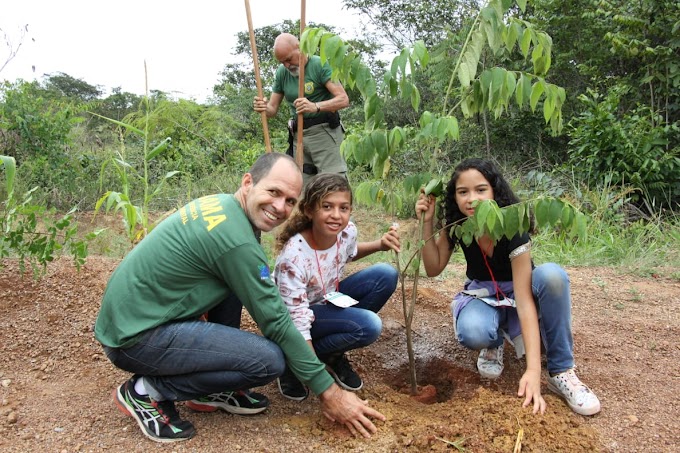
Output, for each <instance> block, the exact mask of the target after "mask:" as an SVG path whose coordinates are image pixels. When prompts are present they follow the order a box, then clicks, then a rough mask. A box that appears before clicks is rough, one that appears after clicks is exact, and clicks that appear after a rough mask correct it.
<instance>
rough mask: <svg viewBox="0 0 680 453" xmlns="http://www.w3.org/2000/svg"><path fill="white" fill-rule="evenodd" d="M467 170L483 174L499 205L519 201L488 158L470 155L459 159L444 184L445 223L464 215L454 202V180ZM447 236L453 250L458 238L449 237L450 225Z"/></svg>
mask: <svg viewBox="0 0 680 453" xmlns="http://www.w3.org/2000/svg"><path fill="white" fill-rule="evenodd" d="M467 170H477V171H478V172H480V173H481V174H482V176H484V179H486V180H487V181H488V182H489V185H491V188H492V189H493V199H494V200H495V201H496V204H498V206H499V207H501V208H502V207H504V206H509V205H511V204H515V203H519V202H520V199H519V197H517V195H515V193H514V192H513V191H512V188H511V187H510V184H509V183H508V181H507V180H506V179H505V178H504V177H503V174H502V173H501V172H500V170H499V169H498V167H497V166H496V164H494V163H493V162H492V161H490V160H486V159H480V158H477V157H471V158H469V159H465V160H463V161H461V162H460V163H459V164H458V165H457V166H456V168H455V169H454V170H453V174H452V175H451V180H450V181H449V182H448V184H447V185H446V193H445V196H444V202H443V208H444V209H443V211H444V220H445V222H446V223H445V225H451V224H453V223H455V222H460V220H461V219H464V218H465V217H466V216H465V214H463V213H462V212H460V209H458V203H456V182H458V178H460V174H461V173H463V172H464V171H467ZM531 230H533V219H532V222H531V227H530V231H531ZM446 232H447V237H448V239H449V249H451V250H453V249H454V248H455V247H456V245H457V244H458V239H456V238H455V237H451V234H449V233H450V227H449V228H447V229H446Z"/></svg>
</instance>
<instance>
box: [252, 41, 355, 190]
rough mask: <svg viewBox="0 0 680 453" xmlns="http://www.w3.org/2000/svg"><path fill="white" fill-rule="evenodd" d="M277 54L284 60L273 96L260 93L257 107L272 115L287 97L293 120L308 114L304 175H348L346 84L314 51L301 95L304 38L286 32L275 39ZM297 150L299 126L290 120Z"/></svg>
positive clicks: (305, 125)
mask: <svg viewBox="0 0 680 453" xmlns="http://www.w3.org/2000/svg"><path fill="white" fill-rule="evenodd" d="M274 56H275V57H276V59H277V60H278V61H279V62H281V66H279V67H278V69H277V70H276V76H275V78H274V85H273V86H272V94H271V99H269V101H267V98H261V97H258V96H256V97H255V100H254V102H253V109H254V110H255V111H256V112H266V114H267V117H268V118H272V117H274V116H276V114H277V112H278V111H279V106H280V105H281V101H282V100H283V98H284V97H285V99H286V102H287V103H288V105H289V106H290V115H291V121H295V120H296V119H297V115H298V114H299V113H302V114H304V126H303V127H304V133H303V147H304V166H303V178H304V183H305V184H307V181H308V180H309V178H311V177H312V176H313V175H315V174H317V173H339V174H342V175H346V173H347V164H346V163H345V159H343V157H342V155H341V154H340V144H341V143H342V140H343V139H344V137H345V133H344V131H343V128H342V125H341V124H340V116H339V114H338V110H341V109H344V108H345V107H348V106H349V98H348V97H347V93H346V92H345V89H344V88H343V86H342V84H340V83H337V82H333V81H332V80H331V72H332V71H331V67H330V66H329V65H328V63H326V64H324V65H322V64H321V59H320V58H319V57H318V56H316V55H313V56H312V57H310V58H309V59H308V60H307V62H306V64H305V71H304V72H305V95H304V96H303V97H298V95H299V92H300V89H299V80H300V79H299V75H300V64H301V62H302V61H304V56H303V55H302V54H301V52H300V42H299V41H298V39H297V38H296V37H295V36H293V35H291V34H289V33H282V34H280V35H279V36H277V37H276V40H275V41H274ZM289 129H290V130H291V133H290V135H291V137H290V138H291V139H292V143H293V152H294V153H295V152H297V126H296V125H295V124H290V123H289Z"/></svg>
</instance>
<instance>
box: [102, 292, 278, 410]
mask: <svg viewBox="0 0 680 453" xmlns="http://www.w3.org/2000/svg"><path fill="white" fill-rule="evenodd" d="M241 307H242V306H241V303H240V301H239V300H238V299H236V298H232V299H227V300H225V301H224V302H222V303H221V304H220V305H218V306H217V307H215V308H214V309H213V310H212V311H211V312H210V313H209V315H208V322H204V321H199V320H195V321H184V322H175V323H169V324H164V325H162V326H159V327H157V328H155V329H152V330H149V331H147V332H146V333H144V334H143V335H142V337H141V339H140V341H139V342H138V343H137V344H135V345H134V346H132V347H130V348H127V349H122V348H109V347H104V351H105V352H106V355H107V357H108V358H109V360H111V362H113V364H114V365H116V366H117V367H119V368H122V369H123V370H126V371H129V372H131V373H135V374H138V375H141V376H144V381H145V384H149V385H148V386H147V390H148V391H149V394H150V395H151V397H152V398H154V399H156V400H172V401H184V400H190V399H195V398H198V397H201V396H204V395H209V394H211V393H219V392H224V391H230V390H245V389H249V388H251V387H258V386H261V385H265V384H267V383H269V382H271V381H273V380H274V379H276V378H277V377H279V376H280V375H281V374H283V371H284V369H285V364H286V362H285V357H284V355H283V351H281V349H280V348H279V347H278V345H277V344H276V343H274V342H273V341H270V340H268V339H266V338H264V337H262V336H260V335H257V334H254V333H249V332H244V331H242V330H239V326H240V321H241ZM225 324H228V325H225ZM149 387H151V388H149Z"/></svg>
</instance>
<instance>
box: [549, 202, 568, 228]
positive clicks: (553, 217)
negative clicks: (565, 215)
mask: <svg viewBox="0 0 680 453" xmlns="http://www.w3.org/2000/svg"><path fill="white" fill-rule="evenodd" d="M562 208H564V202H563V201H562V200H558V199H555V198H554V199H552V200H551V201H550V208H549V211H548V221H549V222H550V224H551V225H553V226H555V225H557V224H558V222H559V221H560V219H561V218H562Z"/></svg>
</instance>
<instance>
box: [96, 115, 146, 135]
mask: <svg viewBox="0 0 680 453" xmlns="http://www.w3.org/2000/svg"><path fill="white" fill-rule="evenodd" d="M87 113H89V114H90V115H94V116H98V117H99V118H101V119H103V120H106V121H109V122H111V123H113V124H117V125H118V126H120V127H122V128H125V129H127V130H129V131H132V132H135V133H137V134H139V135H141V136H142V137H143V136H145V135H146V134H145V133H144V131H143V130H141V129H137V128H136V127H134V126H132V125H131V124H127V123H123V122H121V121H118V120H114V119H113V118H109V117H106V116H102V115H100V114H98V113H94V112H87Z"/></svg>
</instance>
